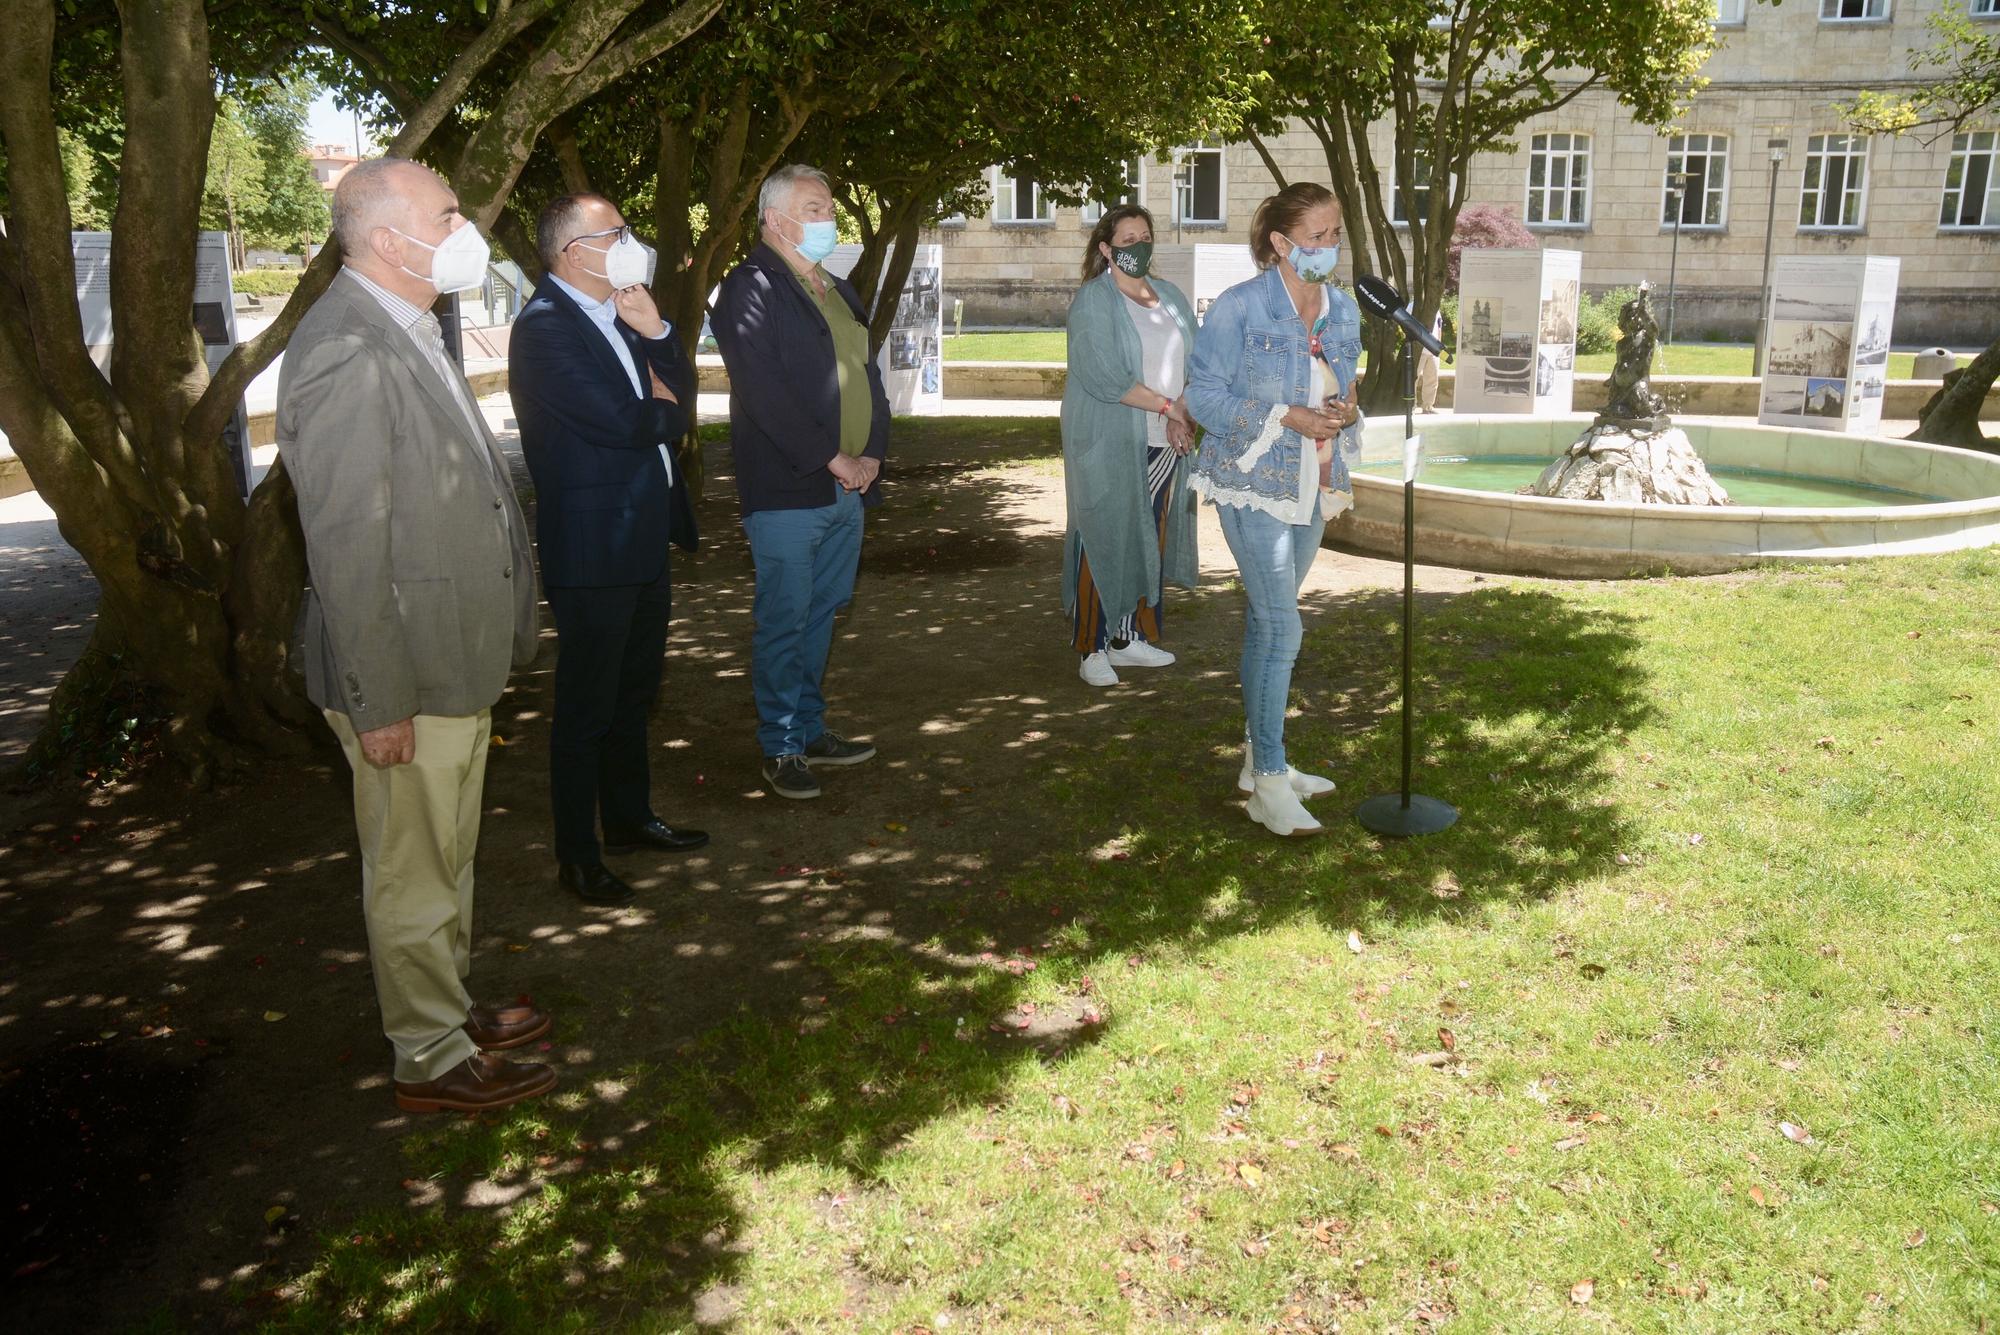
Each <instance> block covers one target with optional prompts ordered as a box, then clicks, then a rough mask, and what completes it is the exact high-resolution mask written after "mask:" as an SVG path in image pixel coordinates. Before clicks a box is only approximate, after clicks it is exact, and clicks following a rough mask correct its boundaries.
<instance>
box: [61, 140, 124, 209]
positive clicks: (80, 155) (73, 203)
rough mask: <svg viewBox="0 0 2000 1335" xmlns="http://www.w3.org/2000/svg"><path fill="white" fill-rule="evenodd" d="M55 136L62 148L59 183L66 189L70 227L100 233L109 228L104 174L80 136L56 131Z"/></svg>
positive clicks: (105, 176)
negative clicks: (61, 175)
mask: <svg viewBox="0 0 2000 1335" xmlns="http://www.w3.org/2000/svg"><path fill="white" fill-rule="evenodd" d="M56 137H57V139H58V140H59V141H60V143H61V145H62V163H63V182H64V184H66V185H67V186H68V187H69V222H70V226H71V227H73V228H75V229H76V230H78V231H81V232H101V231H103V230H104V229H105V228H107V227H109V226H111V207H110V201H107V199H106V195H107V194H108V193H109V191H108V189H107V184H108V174H107V173H105V172H103V171H101V170H100V169H99V167H98V162H97V155H96V154H95V153H94V152H92V151H91V147H90V144H89V143H88V142H87V141H86V140H85V139H84V137H83V136H82V135H80V134H78V133H76V132H75V131H73V130H64V129H58V130H57V131H56Z"/></svg>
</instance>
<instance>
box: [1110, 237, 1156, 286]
mask: <svg viewBox="0 0 2000 1335" xmlns="http://www.w3.org/2000/svg"><path fill="white" fill-rule="evenodd" d="M1111 262H1112V263H1113V264H1115V265H1117V266H1118V272H1119V273H1122V274H1124V275H1125V276H1126V277H1127V278H1144V277H1145V276H1146V273H1147V271H1148V270H1150V269H1151V268H1152V267H1153V243H1152V242H1150V241H1135V242H1133V243H1132V244H1131V245H1129V246H1113V247H1112V248H1111Z"/></svg>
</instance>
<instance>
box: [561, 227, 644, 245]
mask: <svg viewBox="0 0 2000 1335" xmlns="http://www.w3.org/2000/svg"><path fill="white" fill-rule="evenodd" d="M607 236H608V237H614V238H616V240H617V241H629V240H633V239H634V238H633V236H632V226H631V224H630V223H627V224H626V225H624V226H623V227H607V228H605V229H604V230H603V231H601V232H585V233H584V234H583V235H582V236H573V237H571V238H570V239H569V240H567V241H565V242H563V249H564V250H568V249H569V248H570V247H571V246H573V245H575V244H576V243H577V242H579V241H596V240H598V239H599V238H600V237H607ZM613 244H616V241H614V243H613Z"/></svg>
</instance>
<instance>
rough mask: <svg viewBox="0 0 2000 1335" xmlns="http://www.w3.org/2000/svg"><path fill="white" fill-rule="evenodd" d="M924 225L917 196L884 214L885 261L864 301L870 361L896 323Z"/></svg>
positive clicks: (910, 196) (905, 200)
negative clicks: (876, 284)
mask: <svg viewBox="0 0 2000 1335" xmlns="http://www.w3.org/2000/svg"><path fill="white" fill-rule="evenodd" d="M923 221H924V204H923V197H921V196H918V195H909V196H906V197H905V198H904V199H902V200H901V201H900V202H899V203H898V204H897V205H896V206H895V207H894V208H893V209H887V210H884V213H883V217H882V228H881V231H880V233H879V235H880V237H881V238H882V240H883V244H884V247H885V250H886V254H887V259H886V261H885V262H884V263H883V264H882V266H881V271H882V278H881V283H880V286H879V287H877V288H876V289H875V291H874V293H873V294H872V298H871V297H870V295H869V294H864V297H863V299H864V300H872V303H873V304H872V305H870V306H869V308H868V355H869V356H870V357H873V356H875V355H876V354H877V353H879V352H881V351H882V344H883V343H884V342H885V341H887V339H888V337H889V328H890V326H891V325H893V324H895V322H896V309H897V307H898V306H900V305H901V304H902V299H903V285H904V284H905V283H907V282H909V281H910V269H911V268H912V267H913V266H914V265H915V263H916V259H917V237H918V236H919V235H920V234H921V233H922V231H923ZM892 224H893V225H892Z"/></svg>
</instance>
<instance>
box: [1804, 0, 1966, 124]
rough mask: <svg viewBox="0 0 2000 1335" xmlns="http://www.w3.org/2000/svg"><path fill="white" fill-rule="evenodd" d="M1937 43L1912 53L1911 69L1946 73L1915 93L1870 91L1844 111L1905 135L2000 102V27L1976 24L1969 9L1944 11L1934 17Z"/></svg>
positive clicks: (1850, 116) (1854, 118)
mask: <svg viewBox="0 0 2000 1335" xmlns="http://www.w3.org/2000/svg"><path fill="white" fill-rule="evenodd" d="M1929 27H1930V30H1931V35H1932V37H1933V38H1935V39H1936V40H1935V42H1934V44H1933V45H1932V46H1930V47H1928V48H1925V49H1921V50H1912V51H1911V52H1910V69H1911V70H1912V71H1913V72H1915V73H1917V74H1919V75H1923V74H1925V72H1926V71H1933V70H1935V71H1941V77H1940V76H1939V75H1931V76H1930V78H1929V81H1928V82H1926V83H1925V85H1924V86H1923V87H1922V88H1920V89H1919V90H1918V91H1917V92H1915V93H1901V92H1879V91H1864V92H1862V93H1861V94H1859V95H1858V96H1857V97H1856V98H1855V100H1854V101H1852V102H1848V103H1843V104H1839V106H1838V108H1837V109H1838V110H1839V111H1840V112H1841V113H1842V114H1844V115H1846V116H1847V118H1848V119H1849V120H1850V121H1851V122H1852V123H1853V124H1854V125H1856V126H1858V127H1859V128H1861V129H1864V130H1879V131H1885V132H1887V133H1890V134H1902V133H1904V132H1905V131H1909V130H1925V129H1929V130H1934V131H1945V132H1948V131H1951V130H1957V129H1962V128H1964V127H1965V125H1966V123H1967V122H1968V121H1971V120H1973V119H1974V118H1975V117H1978V116H1981V115H1982V114H1983V113H1985V112H1987V111H1989V110H1991V109H1992V108H1993V107H1994V106H1996V105H2000V31H1996V30H1995V28H1994V25H1993V24H1991V23H1987V24H1983V25H1977V26H1975V25H1974V24H1973V22H1972V20H1971V19H1970V18H1968V17H1967V15H1966V13H1965V11H1964V10H1963V9H1957V8H1947V9H1941V10H1938V11H1937V12H1936V13H1934V14H1932V15H1931V16H1930V19H1929Z"/></svg>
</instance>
